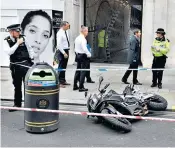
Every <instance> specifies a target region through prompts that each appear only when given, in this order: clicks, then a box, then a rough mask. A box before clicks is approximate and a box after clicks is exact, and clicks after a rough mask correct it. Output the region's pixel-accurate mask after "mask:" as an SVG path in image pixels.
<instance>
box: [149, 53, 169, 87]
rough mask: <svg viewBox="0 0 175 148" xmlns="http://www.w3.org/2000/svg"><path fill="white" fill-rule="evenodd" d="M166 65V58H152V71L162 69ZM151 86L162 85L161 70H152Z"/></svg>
mask: <svg viewBox="0 0 175 148" xmlns="http://www.w3.org/2000/svg"><path fill="white" fill-rule="evenodd" d="M165 64H166V57H164V56H162V57H154V59H153V64H152V69H164V68H165ZM152 73H153V80H152V82H153V84H157V81H158V84H162V78H163V70H153V71H152Z"/></svg>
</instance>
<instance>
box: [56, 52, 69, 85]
mask: <svg viewBox="0 0 175 148" xmlns="http://www.w3.org/2000/svg"><path fill="white" fill-rule="evenodd" d="M64 51H65V52H66V54H67V55H68V58H64V55H63V54H62V53H61V52H59V55H58V56H59V57H58V59H59V66H58V68H59V69H66V68H67V63H68V60H69V50H68V49H66V50H64ZM65 77H66V71H60V72H59V81H60V83H61V84H64V83H66V78H65Z"/></svg>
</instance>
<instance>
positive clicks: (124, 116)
mask: <svg viewBox="0 0 175 148" xmlns="http://www.w3.org/2000/svg"><path fill="white" fill-rule="evenodd" d="M0 109H1V110H2V109H4V110H9V109H11V110H20V111H30V112H45V113H57V114H72V115H81V116H88V115H89V116H101V117H116V118H119V117H122V118H128V119H137V120H152V121H153V120H155V121H167V122H175V119H170V118H155V117H142V116H129V115H121V114H120V115H116V114H100V113H89V112H78V111H63V110H49V109H36V108H18V107H7V106H0Z"/></svg>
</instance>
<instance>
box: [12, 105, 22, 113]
mask: <svg viewBox="0 0 175 148" xmlns="http://www.w3.org/2000/svg"><path fill="white" fill-rule="evenodd" d="M13 107H21V105H14V106H13ZM16 111H18V110H15V109H9V112H16Z"/></svg>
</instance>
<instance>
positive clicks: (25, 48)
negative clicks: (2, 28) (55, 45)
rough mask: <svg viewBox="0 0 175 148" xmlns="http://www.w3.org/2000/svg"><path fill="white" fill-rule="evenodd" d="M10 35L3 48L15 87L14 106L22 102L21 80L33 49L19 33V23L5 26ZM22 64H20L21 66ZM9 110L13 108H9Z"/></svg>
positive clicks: (32, 56) (30, 61)
mask: <svg viewBox="0 0 175 148" xmlns="http://www.w3.org/2000/svg"><path fill="white" fill-rule="evenodd" d="M7 30H8V31H9V33H10V36H8V37H6V38H5V39H4V41H3V50H4V51H5V52H6V53H7V54H8V55H9V57H10V70H11V75H12V79H13V85H14V87H15V94H14V107H21V104H22V81H24V79H25V75H26V73H27V71H28V67H31V66H32V65H33V62H32V59H33V58H34V50H33V48H31V46H29V45H28V43H27V42H26V39H25V37H24V36H23V35H21V34H20V31H21V27H20V24H13V25H10V26H8V27H7ZM21 65H22V66H21ZM9 111H10V112H12V111H15V110H9Z"/></svg>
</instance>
